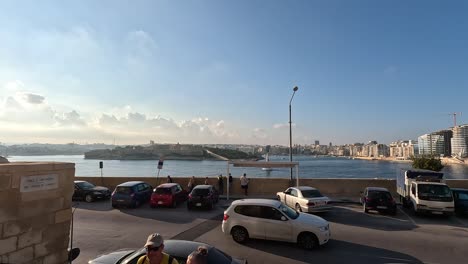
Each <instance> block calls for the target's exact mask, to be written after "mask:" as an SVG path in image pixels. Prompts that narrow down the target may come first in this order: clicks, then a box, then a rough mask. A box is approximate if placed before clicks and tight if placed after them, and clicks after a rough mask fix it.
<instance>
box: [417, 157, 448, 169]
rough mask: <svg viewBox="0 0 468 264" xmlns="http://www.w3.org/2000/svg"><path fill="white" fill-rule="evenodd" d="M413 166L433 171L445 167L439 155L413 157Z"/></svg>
mask: <svg viewBox="0 0 468 264" xmlns="http://www.w3.org/2000/svg"><path fill="white" fill-rule="evenodd" d="M411 160H412V161H413V168H415V169H422V170H431V171H441V170H442V169H443V168H444V165H442V161H441V160H440V158H439V157H437V156H431V155H429V156H428V155H422V156H419V157H411Z"/></svg>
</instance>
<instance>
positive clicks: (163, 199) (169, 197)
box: [150, 183, 188, 208]
mask: <svg viewBox="0 0 468 264" xmlns="http://www.w3.org/2000/svg"><path fill="white" fill-rule="evenodd" d="M187 197H188V196H187V191H185V190H184V189H182V187H181V186H180V184H178V183H164V184H161V185H159V186H158V187H156V188H155V189H154V190H153V194H151V200H150V205H151V207H153V208H154V207H156V206H171V207H174V208H175V207H177V204H179V203H183V202H185V201H186V200H187Z"/></svg>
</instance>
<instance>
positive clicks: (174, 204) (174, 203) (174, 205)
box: [172, 199, 177, 208]
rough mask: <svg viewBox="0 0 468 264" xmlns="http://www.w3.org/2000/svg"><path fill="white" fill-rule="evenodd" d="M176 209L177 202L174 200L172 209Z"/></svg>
mask: <svg viewBox="0 0 468 264" xmlns="http://www.w3.org/2000/svg"><path fill="white" fill-rule="evenodd" d="M176 207H177V201H176V200H175V199H174V200H172V208H176Z"/></svg>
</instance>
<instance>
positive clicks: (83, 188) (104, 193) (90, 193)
mask: <svg viewBox="0 0 468 264" xmlns="http://www.w3.org/2000/svg"><path fill="white" fill-rule="evenodd" d="M110 196H111V192H110V190H109V189H108V188H106V187H102V186H96V185H94V184H92V183H90V182H87V181H75V191H74V192H73V200H84V201H86V202H88V203H90V202H92V201H95V200H100V199H109V198H110Z"/></svg>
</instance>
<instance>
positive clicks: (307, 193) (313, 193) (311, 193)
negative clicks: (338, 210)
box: [302, 190, 323, 198]
mask: <svg viewBox="0 0 468 264" xmlns="http://www.w3.org/2000/svg"><path fill="white" fill-rule="evenodd" d="M302 196H303V197H304V198H317V197H323V195H322V194H321V193H320V192H319V191H318V190H303V191H302Z"/></svg>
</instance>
